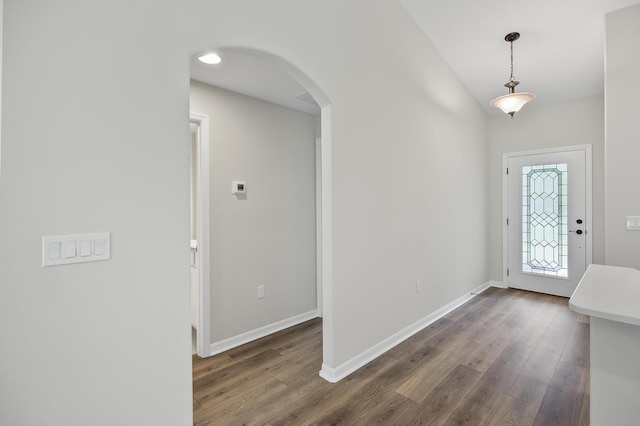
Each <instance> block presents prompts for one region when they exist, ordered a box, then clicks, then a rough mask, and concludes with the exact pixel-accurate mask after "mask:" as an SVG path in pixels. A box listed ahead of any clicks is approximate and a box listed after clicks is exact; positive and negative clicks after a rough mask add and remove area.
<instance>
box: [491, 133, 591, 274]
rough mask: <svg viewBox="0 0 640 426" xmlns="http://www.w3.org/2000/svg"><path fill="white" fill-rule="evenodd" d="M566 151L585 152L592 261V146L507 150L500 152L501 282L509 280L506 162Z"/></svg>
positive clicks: (588, 242)
mask: <svg viewBox="0 0 640 426" xmlns="http://www.w3.org/2000/svg"><path fill="white" fill-rule="evenodd" d="M568 151H584V153H585V188H586V193H585V225H586V226H585V229H586V236H585V244H586V253H585V254H586V262H587V266H589V265H590V264H591V263H592V261H593V246H592V243H593V220H592V219H593V177H592V173H593V171H592V146H591V145H572V146H565V147H560V148H548V149H538V150H533V151H520V152H509V153H505V154H502V282H503V283H505V284H507V283H508V282H509V280H508V277H507V267H508V265H509V255H508V248H509V245H508V229H509V228H508V227H507V217H508V205H507V164H508V161H509V159H510V158H513V157H523V156H528V155H539V154H554V153H559V152H568Z"/></svg>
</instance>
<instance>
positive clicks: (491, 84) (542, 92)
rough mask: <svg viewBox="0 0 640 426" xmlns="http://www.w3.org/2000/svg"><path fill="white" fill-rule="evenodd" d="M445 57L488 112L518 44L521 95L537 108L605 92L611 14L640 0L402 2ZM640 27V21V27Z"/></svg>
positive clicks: (516, 69)
mask: <svg viewBox="0 0 640 426" xmlns="http://www.w3.org/2000/svg"><path fill="white" fill-rule="evenodd" d="M400 1H401V3H402V5H403V6H404V7H405V9H406V10H407V12H408V13H409V14H410V15H411V16H412V17H413V19H414V20H415V21H416V23H417V24H418V25H419V26H420V28H422V31H423V32H424V33H425V35H426V36H427V38H429V40H430V41H431V42H432V43H433V44H434V46H435V47H436V49H438V51H439V52H440V54H441V55H442V57H443V58H444V59H445V61H447V63H449V65H450V66H451V67H452V68H453V70H454V72H455V73H456V74H457V75H458V77H459V78H460V80H461V81H462V82H463V84H464V85H465V86H466V87H467V89H468V90H469V91H470V92H471V93H472V95H473V96H474V97H475V98H476V99H477V100H478V102H479V103H480V105H482V106H483V107H484V108H485V110H486V111H487V112H488V113H495V114H501V112H500V111H499V110H497V109H495V108H491V107H490V106H489V101H490V100H491V99H493V98H495V97H496V96H500V95H504V94H506V93H507V89H506V88H505V87H504V86H503V85H504V83H506V82H507V81H508V80H509V43H507V42H506V41H505V40H504V36H505V35H506V34H508V33H510V32H514V31H516V32H519V33H520V34H521V36H520V39H519V40H518V41H516V42H514V45H513V47H514V75H515V77H516V80H518V81H520V82H521V84H520V85H519V86H518V87H517V89H516V91H523V92H524V91H528V92H533V93H535V94H536V95H537V98H536V99H535V100H534V101H533V103H532V105H533V104H534V103H535V105H544V104H552V103H558V102H565V101H569V100H572V99H578V98H581V97H586V96H592V95H597V94H602V93H603V92H604V15H605V14H606V13H608V12H611V11H613V10H617V9H620V8H623V7H627V6H630V5H633V4H636V3H638V2H640V0H535V1H531V0H510V1H508V2H504V1H499V0H483V1H477V0H400ZM639 25H640V23H639Z"/></svg>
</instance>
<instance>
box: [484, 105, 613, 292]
mask: <svg viewBox="0 0 640 426" xmlns="http://www.w3.org/2000/svg"><path fill="white" fill-rule="evenodd" d="M489 143H490V146H491V148H490V152H491V154H490V161H489V176H490V177H489V182H490V205H491V206H492V208H491V217H490V222H489V235H490V238H489V252H490V253H491V260H490V262H491V279H492V280H495V281H498V282H501V281H502V280H503V265H502V230H503V222H502V177H503V176H502V174H503V170H502V155H503V154H505V153H509V152H519V151H531V150H537V149H546V148H556V147H562V146H571V145H585V144H589V145H592V149H593V151H592V154H593V163H592V167H593V169H592V170H593V224H592V225H593V263H604V261H605V256H604V99H603V97H602V96H593V97H588V98H584V99H579V100H576V101H571V102H565V103H561V104H555V105H549V106H541V107H536V106H535V101H534V102H533V103H532V104H528V105H527V106H526V107H524V109H523V110H522V111H521V112H519V113H518V114H516V115H515V118H514V119H513V120H511V119H510V118H509V117H508V116H506V115H504V114H500V115H494V116H491V118H490V120H489Z"/></svg>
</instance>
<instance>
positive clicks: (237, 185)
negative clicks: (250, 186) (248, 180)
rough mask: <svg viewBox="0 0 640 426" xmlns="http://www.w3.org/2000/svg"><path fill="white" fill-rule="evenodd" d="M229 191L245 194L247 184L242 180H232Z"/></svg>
mask: <svg viewBox="0 0 640 426" xmlns="http://www.w3.org/2000/svg"><path fill="white" fill-rule="evenodd" d="M231 193H232V194H246V193H247V185H246V184H245V183H244V182H240V181H237V180H234V181H233V182H231Z"/></svg>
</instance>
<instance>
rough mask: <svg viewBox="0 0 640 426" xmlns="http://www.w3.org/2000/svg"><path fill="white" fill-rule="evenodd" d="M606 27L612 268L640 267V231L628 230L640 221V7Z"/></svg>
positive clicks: (608, 18) (611, 17) (620, 12)
mask: <svg viewBox="0 0 640 426" xmlns="http://www.w3.org/2000/svg"><path fill="white" fill-rule="evenodd" d="M605 22H606V64H607V65H606V68H605V111H606V151H607V156H606V191H607V198H606V231H607V238H606V247H607V264H609V265H617V266H629V267H633V268H640V232H638V231H628V230H627V229H626V217H627V216H640V191H639V190H638V182H640V167H639V164H640V162H639V161H638V159H639V158H640V120H638V105H637V100H638V99H639V98H640V81H638V79H637V78H635V76H637V75H639V74H640V52H639V51H638V45H639V43H640V25H638V23H639V22H640V5H635V6H631V7H628V8H625V9H620V10H618V11H615V12H612V13H610V14H608V15H607V16H606V20H605ZM632 76H633V77H632ZM630 77H631V78H630Z"/></svg>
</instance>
